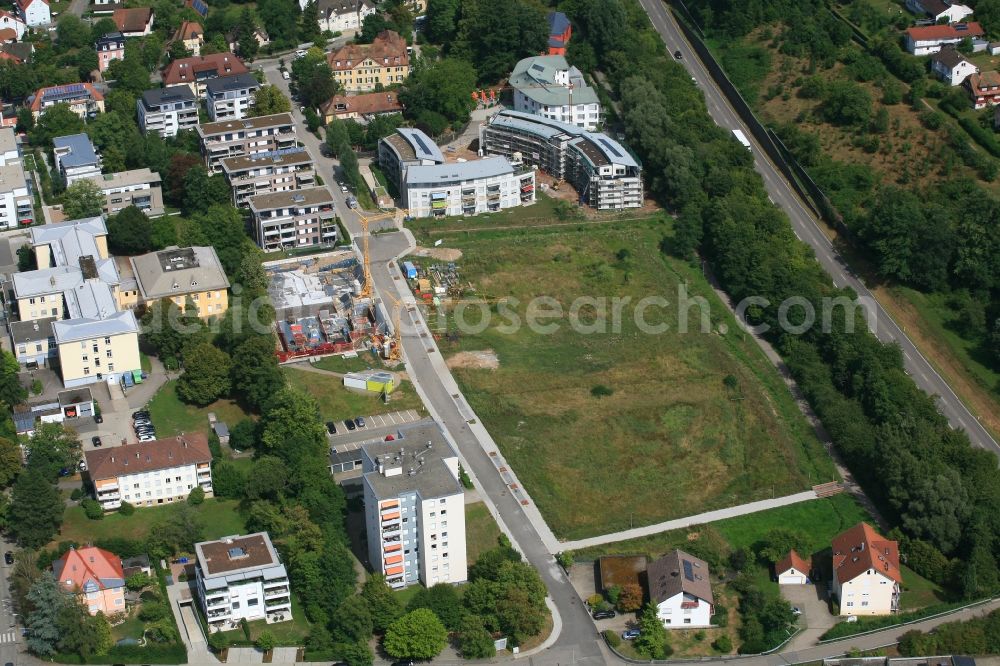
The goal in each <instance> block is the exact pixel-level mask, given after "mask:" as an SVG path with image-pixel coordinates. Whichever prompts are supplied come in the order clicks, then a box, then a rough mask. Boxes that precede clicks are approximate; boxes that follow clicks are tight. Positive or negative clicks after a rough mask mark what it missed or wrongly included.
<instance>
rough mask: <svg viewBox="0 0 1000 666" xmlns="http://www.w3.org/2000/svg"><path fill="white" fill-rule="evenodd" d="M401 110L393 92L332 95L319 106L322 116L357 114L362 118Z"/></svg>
mask: <svg viewBox="0 0 1000 666" xmlns="http://www.w3.org/2000/svg"><path fill="white" fill-rule="evenodd" d="M402 110H403V105H402V104H400V102H399V97H397V96H396V93H394V92H376V93H367V94H364V95H351V96H347V95H334V96H333V97H331V98H330V99H328V100H327V101H326V102H324V103H323V104H322V105H320V111H321V112H322V113H323V115H341V114H343V115H347V114H350V113H357V114H360V115H362V116H363V115H366V114H369V113H393V112H396V111H402Z"/></svg>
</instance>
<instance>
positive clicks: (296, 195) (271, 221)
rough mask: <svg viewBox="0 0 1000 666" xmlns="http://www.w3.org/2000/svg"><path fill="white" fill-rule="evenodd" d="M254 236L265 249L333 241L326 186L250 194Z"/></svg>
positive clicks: (334, 213)
mask: <svg viewBox="0 0 1000 666" xmlns="http://www.w3.org/2000/svg"><path fill="white" fill-rule="evenodd" d="M247 203H248V204H249V206H250V215H251V223H252V226H253V232H254V240H255V241H256V242H257V245H258V247H260V249H262V250H264V251H265V252H271V251H273V250H281V249H283V248H296V247H306V246H309V245H324V244H330V245H332V244H334V243H336V242H337V211H336V208H335V207H334V201H333V194H331V193H330V190H328V189H327V188H326V187H310V188H307V189H304V190H294V191H290V192H273V193H271V194H260V195H257V196H255V197H250V199H249V200H248V201H247Z"/></svg>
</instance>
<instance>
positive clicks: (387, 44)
mask: <svg viewBox="0 0 1000 666" xmlns="http://www.w3.org/2000/svg"><path fill="white" fill-rule="evenodd" d="M367 58H371V59H372V60H374V61H375V62H376V63H377V64H378V65H383V66H385V67H405V66H407V65H409V64H410V58H409V56H407V54H406V40H405V39H403V38H402V37H400V36H399V33H396V32H393V31H392V30H384V31H382V32H381V33H380V34H379V36H378V37H376V38H375V41H373V42H372V43H371V44H346V45H345V46H342V47H341V48H339V49H337V50H336V51H333V52H332V53H330V55H328V56H327V57H326V60H327V62H328V63H329V64H330V67H332V68H333V69H334V70H335V71H340V72H344V71H348V70H352V69H354V68H355V67H357V66H358V65H359V64H361V63H362V62H363V61H364V60H366V59H367ZM386 58H388V59H389V62H388V63H386V62H385V59H386ZM348 62H349V63H351V64H350V65H348V64H347V63H348ZM338 63H339V64H338Z"/></svg>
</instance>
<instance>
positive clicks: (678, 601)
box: [656, 592, 712, 629]
mask: <svg viewBox="0 0 1000 666" xmlns="http://www.w3.org/2000/svg"><path fill="white" fill-rule="evenodd" d="M656 616H657V617H658V618H660V622H662V623H663V626H664V627H666V628H667V629H689V628H694V627H708V626H710V625H711V624H712V604H710V603H708V602H706V601H705V600H703V599H699V598H698V597H696V596H694V595H691V594H687V593H686V592H678V593H677V594H675V595H674V596H672V597H670V598H669V599H665V600H663V601H661V602H660V603H658V604H657V605H656Z"/></svg>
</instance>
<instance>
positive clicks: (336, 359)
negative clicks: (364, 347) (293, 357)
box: [291, 351, 384, 373]
mask: <svg viewBox="0 0 1000 666" xmlns="http://www.w3.org/2000/svg"><path fill="white" fill-rule="evenodd" d="M313 365H314V366H315V367H317V368H320V369H322V370H329V371H330V372H342V373H344V372H361V371H362V370H379V369H381V368H383V367H384V366H383V364H382V360H381V359H380V358H378V356H376V355H375V354H372V353H371V352H367V351H363V352H358V355H357V356H355V357H354V358H347V357H345V356H324V357H323V358H321V359H319V360H318V361H316V362H315V363H313ZM291 367H294V366H291Z"/></svg>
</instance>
